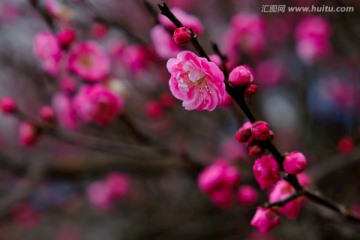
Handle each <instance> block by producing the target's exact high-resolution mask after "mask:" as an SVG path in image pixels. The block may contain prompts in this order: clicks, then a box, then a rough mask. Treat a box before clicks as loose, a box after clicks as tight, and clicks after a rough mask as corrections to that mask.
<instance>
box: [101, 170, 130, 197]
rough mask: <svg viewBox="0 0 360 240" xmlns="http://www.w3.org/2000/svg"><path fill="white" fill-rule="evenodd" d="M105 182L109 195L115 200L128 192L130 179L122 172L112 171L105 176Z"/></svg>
mask: <svg viewBox="0 0 360 240" xmlns="http://www.w3.org/2000/svg"><path fill="white" fill-rule="evenodd" d="M106 184H107V186H108V188H109V190H110V195H109V197H110V198H111V199H112V200H113V201H115V200H118V199H121V198H123V197H124V196H126V194H128V192H129V189H130V181H129V179H128V177H127V176H126V175H124V174H122V173H118V172H113V173H110V174H109V175H107V176H106Z"/></svg>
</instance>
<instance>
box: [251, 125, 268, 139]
mask: <svg viewBox="0 0 360 240" xmlns="http://www.w3.org/2000/svg"><path fill="white" fill-rule="evenodd" d="M251 134H252V137H253V138H254V139H255V140H258V141H265V140H267V139H268V137H269V136H270V126H269V124H267V123H266V122H264V121H257V122H255V123H253V125H252V127H251Z"/></svg>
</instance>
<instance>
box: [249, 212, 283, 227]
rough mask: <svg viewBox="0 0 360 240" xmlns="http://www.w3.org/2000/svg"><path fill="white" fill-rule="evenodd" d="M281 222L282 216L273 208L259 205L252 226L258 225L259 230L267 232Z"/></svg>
mask: <svg viewBox="0 0 360 240" xmlns="http://www.w3.org/2000/svg"><path fill="white" fill-rule="evenodd" d="M279 224H280V216H279V215H278V214H277V212H275V211H274V210H272V209H271V208H269V209H266V208H263V207H258V209H257V210H256V213H255V215H254V217H253V218H252V220H251V226H254V227H257V228H258V230H259V232H262V233H266V232H269V231H270V230H271V229H273V228H274V227H276V226H277V225H279Z"/></svg>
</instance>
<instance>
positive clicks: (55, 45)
mask: <svg viewBox="0 0 360 240" xmlns="http://www.w3.org/2000/svg"><path fill="white" fill-rule="evenodd" d="M34 54H35V56H36V57H37V58H38V59H39V60H40V61H41V65H42V68H43V69H44V71H45V72H47V73H48V74H50V75H52V76H56V75H57V74H58V73H59V70H60V61H61V57H62V53H61V47H60V43H59V41H58V40H57V38H56V36H55V35H54V34H53V33H50V32H39V33H38V34H37V35H36V37H35V39H34Z"/></svg>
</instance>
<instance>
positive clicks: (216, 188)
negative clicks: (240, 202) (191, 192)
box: [198, 159, 240, 208]
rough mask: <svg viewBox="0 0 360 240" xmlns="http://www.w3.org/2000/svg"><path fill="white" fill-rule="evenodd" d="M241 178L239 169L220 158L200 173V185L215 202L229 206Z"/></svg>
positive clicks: (218, 204)
mask: <svg viewBox="0 0 360 240" xmlns="http://www.w3.org/2000/svg"><path fill="white" fill-rule="evenodd" d="M239 180H240V173H239V171H238V170H237V169H236V168H235V167H233V166H231V165H229V163H228V162H227V161H226V160H224V159H219V160H218V161H216V162H215V163H213V164H212V165H210V166H208V167H207V168H205V169H204V170H203V171H202V172H201V173H200V175H199V177H198V185H199V188H200V189H201V190H202V191H203V192H204V193H206V194H207V195H208V196H209V198H210V199H211V200H212V201H213V203H214V204H216V205H217V206H219V207H221V208H228V207H229V206H230V205H231V203H232V199H233V197H232V195H233V191H234V187H235V185H236V184H237V183H238V182H239Z"/></svg>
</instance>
